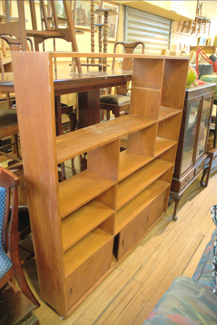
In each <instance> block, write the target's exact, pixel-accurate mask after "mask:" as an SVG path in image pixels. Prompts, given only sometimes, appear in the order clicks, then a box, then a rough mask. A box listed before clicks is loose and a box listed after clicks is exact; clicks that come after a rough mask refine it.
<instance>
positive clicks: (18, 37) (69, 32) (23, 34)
mask: <svg viewBox="0 0 217 325" xmlns="http://www.w3.org/2000/svg"><path fill="white" fill-rule="evenodd" d="M62 2H63V6H64V10H65V16H66V20H67V28H59V27H58V19H57V14H56V7H55V1H51V6H52V16H53V19H54V27H55V28H52V29H51V24H50V23H49V22H48V20H47V14H46V6H45V3H44V0H40V5H41V10H42V13H43V19H44V23H45V27H46V29H45V30H38V28H37V20H36V10H35V2H34V0H29V6H30V13H31V20H32V30H27V29H26V26H25V10H24V1H23V0H17V8H18V18H19V19H18V21H17V22H10V15H9V2H8V1H7V0H5V8H6V23H5V24H0V35H1V37H2V38H4V40H5V41H6V42H7V43H8V44H9V46H10V48H11V50H12V51H20V50H22V51H27V42H26V40H27V39H28V38H29V37H33V38H34V44H35V50H36V51H39V44H40V43H42V42H43V41H44V40H46V39H49V38H52V39H54V38H61V39H64V40H66V41H67V42H71V43H72V47H73V51H75V52H78V46H77V42H76V38H75V32H74V21H73V19H72V11H71V8H70V5H69V1H67V0H62ZM76 63H77V68H78V71H79V72H81V64H80V60H79V58H77V59H76Z"/></svg>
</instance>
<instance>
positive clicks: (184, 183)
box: [170, 83, 216, 219]
mask: <svg viewBox="0 0 217 325" xmlns="http://www.w3.org/2000/svg"><path fill="white" fill-rule="evenodd" d="M215 86H216V85H215V84H213V83H212V84H206V85H202V86H201V85H198V86H195V87H191V88H187V89H186V93H185V103H184V109H183V115H182V124H181V130H180V137H179V143H178V150H177V155H176V162H175V169H174V174H173V180H172V186H171V193H170V194H171V196H172V198H173V199H174V200H175V208H174V213H173V219H177V216H176V211H177V207H178V204H179V202H180V199H181V197H182V194H183V192H184V191H185V190H186V189H187V188H188V186H189V185H190V184H191V183H192V182H193V181H194V180H195V178H197V177H198V175H199V174H201V173H202V172H203V169H204V166H205V163H206V159H207V154H206V148H207V140H208V135H209V125H210V116H211V111H212V105H213V98H214V91H215Z"/></svg>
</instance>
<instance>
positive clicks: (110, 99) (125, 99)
mask: <svg viewBox="0 0 217 325" xmlns="http://www.w3.org/2000/svg"><path fill="white" fill-rule="evenodd" d="M118 45H122V46H123V47H124V49H125V53H131V54H132V53H133V52H134V50H135V48H136V47H137V46H139V45H140V46H141V47H142V51H141V53H142V54H144V50H145V45H144V43H143V42H133V43H127V42H116V43H115V45H114V53H116V48H117V46H118ZM132 63H133V62H132V59H127V58H124V59H123V63H122V70H132ZM114 68H115V58H113V62H112V69H114ZM109 92H110V93H109V94H108V95H101V96H100V109H102V110H105V111H106V115H107V120H109V119H110V112H112V113H113V114H114V116H115V117H119V116H120V112H121V111H124V112H128V111H129V108H130V96H127V93H128V88H127V85H126V86H120V87H117V89H116V93H115V94H111V91H109Z"/></svg>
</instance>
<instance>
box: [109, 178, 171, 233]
mask: <svg viewBox="0 0 217 325" xmlns="http://www.w3.org/2000/svg"><path fill="white" fill-rule="evenodd" d="M169 186H170V183H168V182H164V181H161V180H156V181H155V182H153V183H152V184H151V185H150V186H148V187H147V188H146V189H145V190H143V191H142V192H141V193H140V194H139V195H137V196H136V197H135V198H134V199H132V200H131V201H130V202H129V203H127V204H126V205H125V206H124V207H122V208H121V209H120V210H118V211H117V213H116V218H115V235H117V234H118V233H119V232H120V231H121V230H122V229H123V228H124V227H125V226H126V225H127V224H128V223H129V222H130V221H131V220H133V219H134V218H135V217H136V216H137V215H138V214H139V213H140V212H141V211H143V210H144V208H145V207H147V206H148V205H149V204H150V203H151V202H152V201H153V200H154V199H155V198H156V197H158V196H159V194H161V193H163V192H164V191H165V190H166V189H167V188H169Z"/></svg>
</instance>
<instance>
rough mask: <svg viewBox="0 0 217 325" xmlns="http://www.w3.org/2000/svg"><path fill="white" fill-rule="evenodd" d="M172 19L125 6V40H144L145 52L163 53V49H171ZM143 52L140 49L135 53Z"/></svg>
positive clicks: (151, 53)
mask: <svg viewBox="0 0 217 325" xmlns="http://www.w3.org/2000/svg"><path fill="white" fill-rule="evenodd" d="M171 30H172V21H171V20H170V19H167V18H164V17H160V16H157V15H153V14H151V13H148V12H145V11H141V10H138V9H134V8H131V7H128V6H126V7H125V30H124V31H125V41H126V42H135V41H142V42H144V44H145V54H147V55H157V54H161V50H162V49H166V50H168V49H170V39H171ZM139 52H141V50H140V49H138V50H135V53H139Z"/></svg>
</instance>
